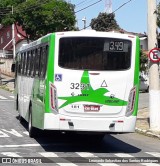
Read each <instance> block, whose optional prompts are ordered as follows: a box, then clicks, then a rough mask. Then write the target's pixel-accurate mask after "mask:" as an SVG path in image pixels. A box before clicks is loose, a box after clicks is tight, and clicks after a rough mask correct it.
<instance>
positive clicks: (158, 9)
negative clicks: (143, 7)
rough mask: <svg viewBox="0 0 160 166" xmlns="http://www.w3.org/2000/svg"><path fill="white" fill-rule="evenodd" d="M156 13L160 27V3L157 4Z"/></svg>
mask: <svg viewBox="0 0 160 166" xmlns="http://www.w3.org/2000/svg"><path fill="white" fill-rule="evenodd" d="M155 14H156V15H157V26H158V27H159V28H160V3H159V4H158V6H157V10H156V11H155Z"/></svg>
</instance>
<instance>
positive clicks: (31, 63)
mask: <svg viewBox="0 0 160 166" xmlns="http://www.w3.org/2000/svg"><path fill="white" fill-rule="evenodd" d="M32 70H33V50H31V51H30V67H29V76H31V77H32Z"/></svg>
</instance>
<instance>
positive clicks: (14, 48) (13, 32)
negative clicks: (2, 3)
mask: <svg viewBox="0 0 160 166" xmlns="http://www.w3.org/2000/svg"><path fill="white" fill-rule="evenodd" d="M12 14H13V6H12ZM15 44H16V42H15V30H14V23H13V24H12V45H13V59H15V55H16V47H15Z"/></svg>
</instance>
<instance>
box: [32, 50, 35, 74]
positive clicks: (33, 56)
mask: <svg viewBox="0 0 160 166" xmlns="http://www.w3.org/2000/svg"><path fill="white" fill-rule="evenodd" d="M35 56H36V50H35V49H34V50H32V67H31V77H34V76H35V68H36V65H35V61H36V57H35Z"/></svg>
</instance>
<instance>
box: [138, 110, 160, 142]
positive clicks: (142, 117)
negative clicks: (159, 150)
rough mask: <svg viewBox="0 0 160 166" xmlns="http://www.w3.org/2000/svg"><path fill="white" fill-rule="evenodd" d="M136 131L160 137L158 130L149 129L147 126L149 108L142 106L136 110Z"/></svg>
mask: <svg viewBox="0 0 160 166" xmlns="http://www.w3.org/2000/svg"><path fill="white" fill-rule="evenodd" d="M136 131H137V132H139V133H143V134H145V135H148V136H151V137H157V138H159V139H160V131H159V132H156V131H151V130H150V126H149V109H148V108H144V109H140V110H138V115H137V122H136Z"/></svg>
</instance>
